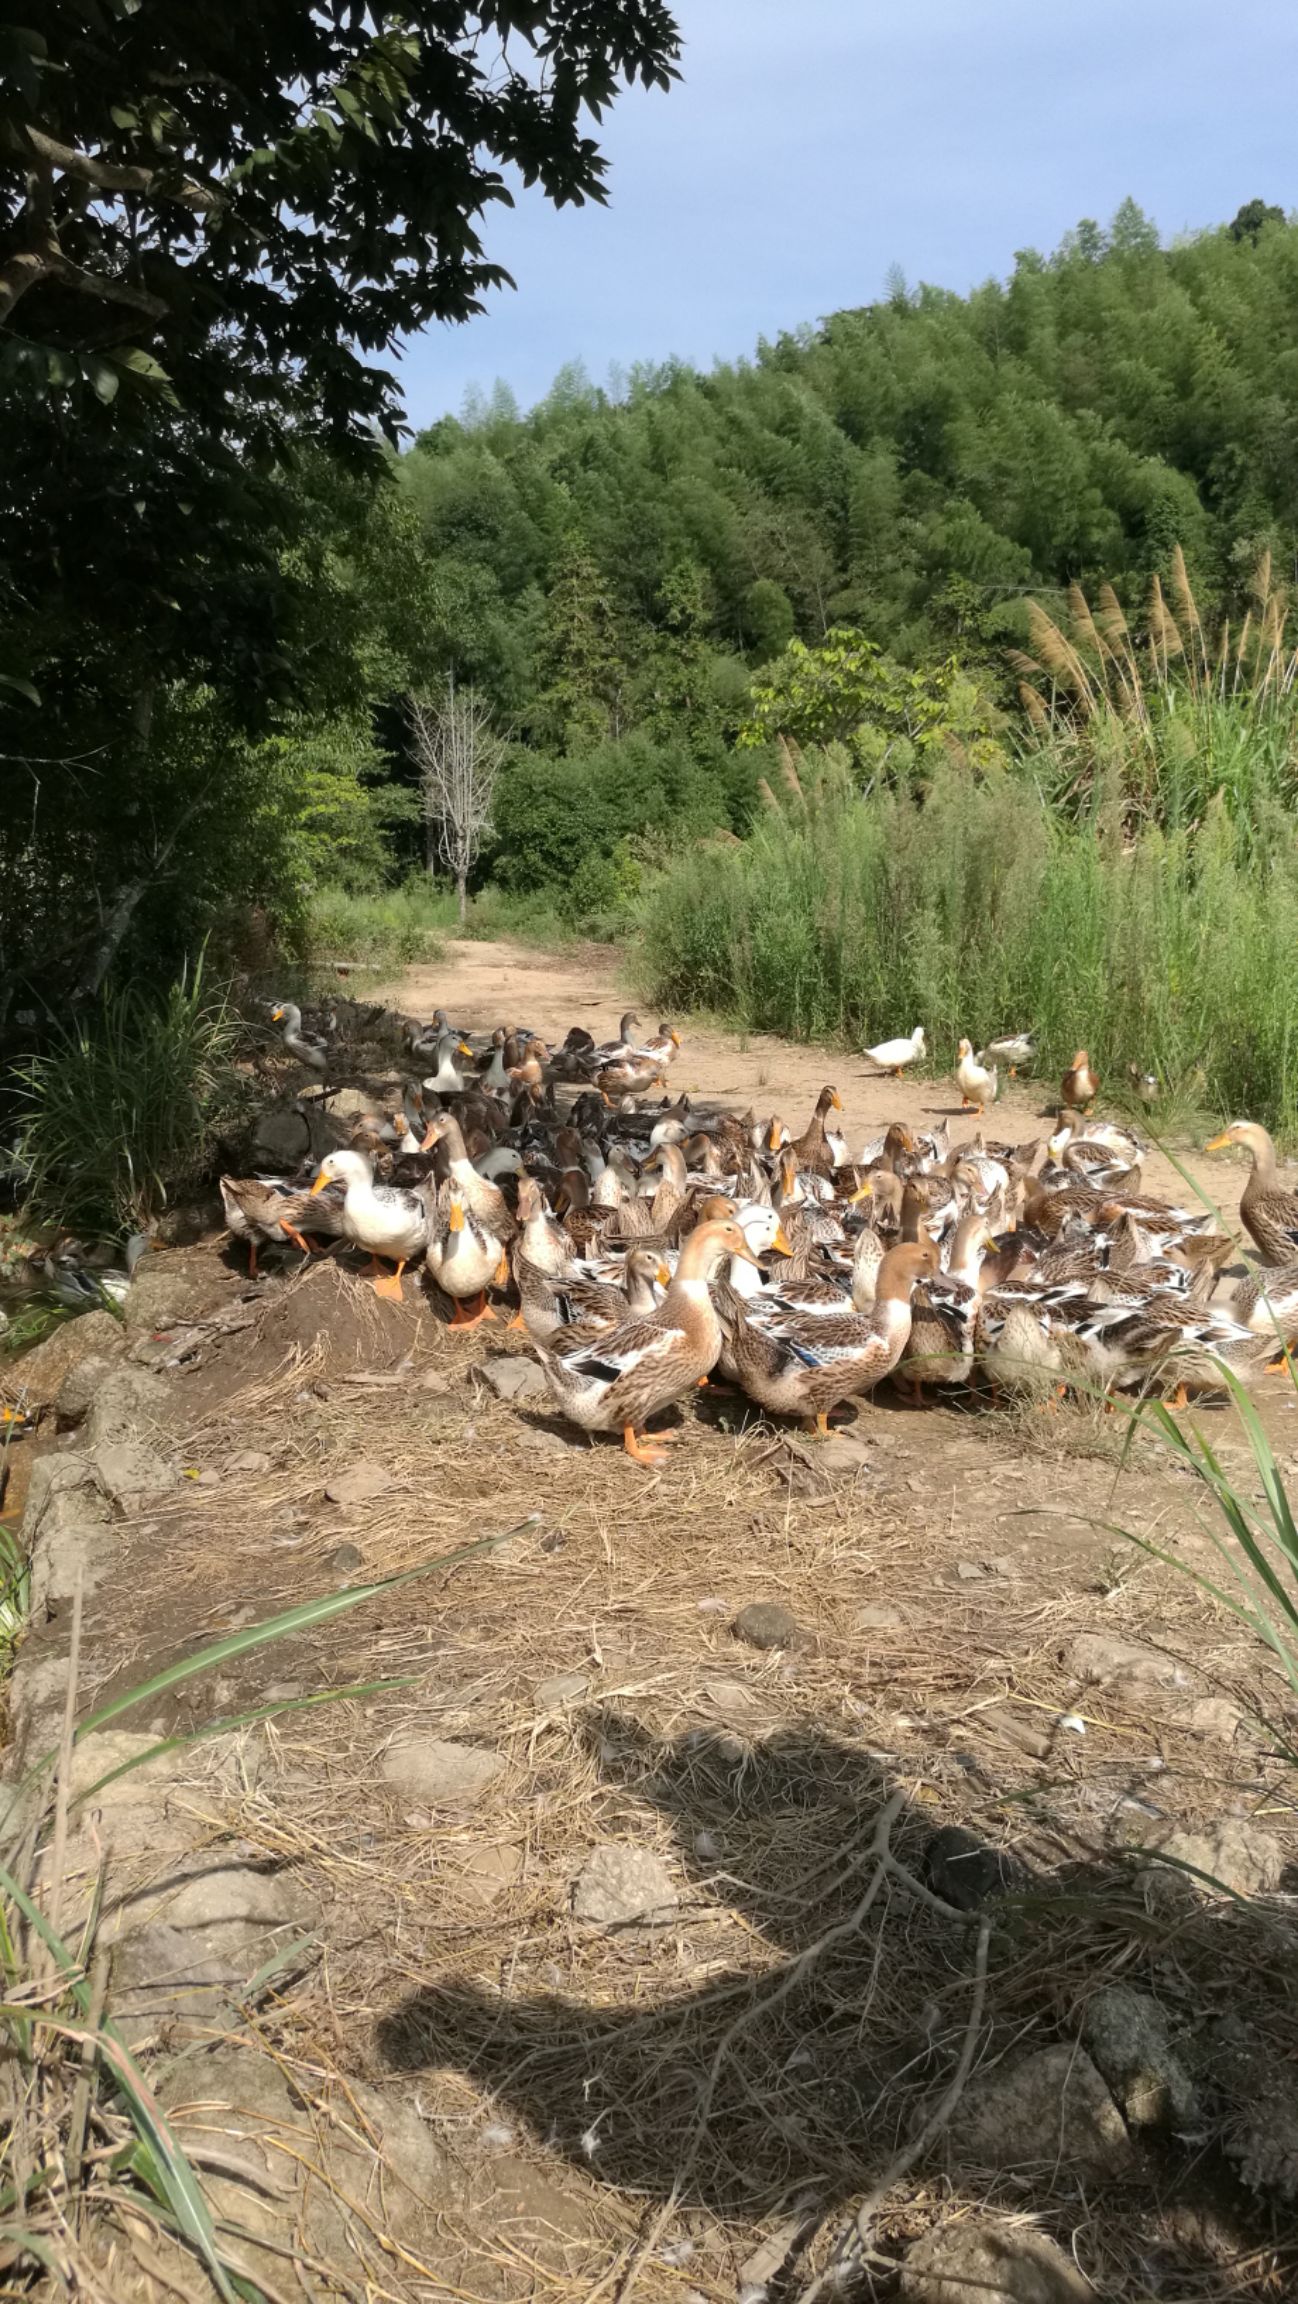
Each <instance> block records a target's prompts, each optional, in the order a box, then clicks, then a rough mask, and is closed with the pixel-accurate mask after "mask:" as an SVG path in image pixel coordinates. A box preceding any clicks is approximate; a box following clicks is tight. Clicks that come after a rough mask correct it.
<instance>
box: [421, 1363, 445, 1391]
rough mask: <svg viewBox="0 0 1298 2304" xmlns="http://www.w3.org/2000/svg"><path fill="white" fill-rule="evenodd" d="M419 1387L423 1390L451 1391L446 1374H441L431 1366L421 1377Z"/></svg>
mask: <svg viewBox="0 0 1298 2304" xmlns="http://www.w3.org/2000/svg"><path fill="white" fill-rule="evenodd" d="M419 1389H420V1391H421V1392H435V1393H442V1392H449V1391H450V1389H451V1387H450V1384H449V1383H448V1381H447V1379H446V1377H445V1376H440V1375H439V1374H438V1372H437V1370H436V1369H435V1368H429V1369H427V1370H426V1371H425V1373H424V1374H423V1375H422V1376H421V1377H420V1379H419Z"/></svg>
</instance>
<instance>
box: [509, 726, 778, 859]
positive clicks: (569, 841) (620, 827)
mask: <svg viewBox="0 0 1298 2304" xmlns="http://www.w3.org/2000/svg"><path fill="white" fill-rule="evenodd" d="M760 767H761V763H758V764H757V765H756V766H755V767H753V766H749V764H748V763H746V762H742V761H740V762H738V763H736V762H735V761H734V760H733V759H731V758H727V757H726V756H725V755H724V753H719V754H718V757H717V759H716V760H715V761H712V760H708V761H706V762H705V761H702V760H700V759H699V758H698V757H696V755H695V754H694V753H693V752H691V750H690V749H689V747H688V746H687V745H686V744H684V743H668V744H661V743H656V742H655V741H654V739H653V738H652V737H650V736H646V735H644V734H637V735H634V736H627V737H624V738H623V739H622V740H621V742H618V743H610V744H604V745H601V746H600V747H599V748H598V749H597V750H595V751H592V752H588V753H586V754H584V755H583V756H582V757H580V758H576V759H552V758H548V757H546V756H545V755H543V754H540V753H532V752H522V751H519V752H515V753H514V754H513V755H512V756H511V758H510V759H509V760H508V761H507V762H506V764H505V767H504V769H503V771H502V773H501V777H500V782H499V784H498V785H497V788H496V799H495V804H494V807H493V817H494V821H495V827H496V831H495V842H494V845H493V847H492V848H491V849H490V850H489V851H488V852H486V853H485V854H484V856H483V860H482V864H483V872H484V875H485V876H486V877H487V878H488V879H491V880H494V881H496V882H498V883H499V885H500V886H501V887H502V888H506V889H510V890H515V891H519V892H524V891H527V890H532V889H539V888H554V889H562V890H568V889H569V888H570V887H571V885H572V881H573V878H574V875H575V874H576V873H577V872H578V870H579V869H581V868H582V867H584V866H586V865H587V864H588V862H589V861H590V860H591V859H592V858H600V857H611V856H612V855H613V853H614V851H615V850H617V849H618V848H619V847H620V846H621V845H623V844H624V843H626V842H628V841H632V840H635V839H637V838H639V837H641V836H643V835H644V834H646V833H652V832H660V833H668V832H669V833H671V834H672V836H673V837H675V838H683V839H689V838H692V837H694V836H696V835H697V834H699V833H701V832H706V831H709V830H711V829H712V828H713V827H714V826H716V825H721V824H727V823H729V822H730V821H731V820H732V818H733V817H735V816H736V815H738V816H739V817H740V820H741V821H743V820H746V816H747V812H748V810H749V808H750V806H751V798H750V796H751V794H752V793H754V792H755V790H756V783H757V775H758V774H759V773H760Z"/></svg>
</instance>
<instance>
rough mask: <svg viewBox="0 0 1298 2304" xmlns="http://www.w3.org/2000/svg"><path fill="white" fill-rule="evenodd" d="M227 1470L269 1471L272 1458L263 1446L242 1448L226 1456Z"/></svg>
mask: <svg viewBox="0 0 1298 2304" xmlns="http://www.w3.org/2000/svg"><path fill="white" fill-rule="evenodd" d="M225 1469H226V1471H227V1472H269V1470H270V1458H269V1456H268V1455H267V1454H266V1453H265V1450H264V1449H261V1448H240V1449H239V1450H238V1452H237V1454H235V1455H233V1456H228V1457H227V1458H226V1464H225Z"/></svg>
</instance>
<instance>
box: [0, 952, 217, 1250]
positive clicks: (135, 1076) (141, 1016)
mask: <svg viewBox="0 0 1298 2304" xmlns="http://www.w3.org/2000/svg"><path fill="white" fill-rule="evenodd" d="M237 1034H238V1022H237V1019H236V1018H235V1017H234V1016H233V1015H232V1013H231V1011H230V1009H229V1007H228V1004H227V1002H226V1000H225V997H224V996H223V995H222V994H220V993H212V992H209V991H208V990H207V989H206V987H205V986H204V983H203V975H202V968H201V966H200V967H198V968H196V969H195V970H194V972H193V975H192V976H189V977H182V978H181V980H180V981H179V982H178V983H176V984H173V985H172V987H171V990H170V991H169V992H168V993H166V994H165V995H163V996H161V997H156V996H153V995H150V994H148V993H144V992H140V991H137V990H135V989H134V988H133V987H132V986H129V985H128V986H124V987H123V988H121V989H120V990H109V991H107V992H105V993H104V995H103V996H102V998H101V1000H100V1002H99V1005H98V1007H97V1008H95V1009H94V1010H93V1011H91V1012H90V1013H89V1014H88V1015H87V1016H86V1017H85V1018H84V1019H83V1020H82V1021H79V1022H77V1023H75V1024H72V1025H68V1026H62V1027H60V1028H59V1029H58V1030H57V1031H56V1032H55V1035H54V1037H53V1039H52V1041H51V1044H50V1046H49V1047H48V1048H47V1049H46V1050H45V1052H44V1053H43V1054H42V1055H39V1056H36V1057H33V1058H32V1060H31V1061H30V1063H28V1064H27V1065H26V1066H25V1067H24V1068H23V1069H22V1070H21V1071H20V1072H19V1074H18V1097H19V1104H20V1110H21V1112H22V1122H21V1146H20V1152H21V1158H22V1159H23V1160H24V1161H25V1162H26V1163H27V1167H28V1172H29V1179H30V1181H29V1187H28V1197H29V1202H30V1205H31V1207H32V1209H33V1211H34V1213H36V1214H37V1215H43V1216H48V1217H53V1218H56V1219H57V1220H58V1221H59V1222H60V1223H61V1224H63V1225H64V1226H66V1228H67V1229H68V1230H69V1231H72V1232H76V1233H80V1234H82V1235H84V1236H86V1237H88V1238H90V1239H101V1238H111V1237H114V1236H116V1235H118V1234H120V1233H123V1232H131V1231H138V1230H140V1229H142V1228H143V1227H144V1226H145V1225H147V1224H148V1223H149V1222H150V1220H151V1219H152V1218H154V1217H155V1216H157V1215H158V1213H159V1211H160V1210H161V1209H162V1208H163V1207H164V1206H165V1204H166V1202H167V1199H168V1198H169V1196H170V1195H171V1194H172V1193H173V1192H174V1191H175V1190H176V1188H177V1187H178V1186H183V1185H184V1184H186V1183H188V1182H191V1181H194V1180H196V1179H197V1178H198V1177H200V1176H202V1175H203V1174H204V1173H205V1171H206V1168H207V1165H208V1162H209V1158H210V1154H211V1149H212V1145H213V1142H214V1139H215V1136H216V1134H217V1132H218V1131H219V1129H220V1127H221V1126H222V1124H223V1122H225V1121H226V1120H228V1118H229V1117H230V1116H231V1115H232V1113H233V1112H234V1110H235V1109H236V1107H237V1103H238V1097H239V1083H238V1079H237V1075H236V1074H235V1073H234V1071H233V1069H232V1067H231V1064H230V1057H231V1055H232V1053H233V1049H234V1045H235V1040H236V1037H237Z"/></svg>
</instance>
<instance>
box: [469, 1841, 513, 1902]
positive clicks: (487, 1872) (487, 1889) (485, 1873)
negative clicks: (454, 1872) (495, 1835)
mask: <svg viewBox="0 0 1298 2304" xmlns="http://www.w3.org/2000/svg"><path fill="white" fill-rule="evenodd" d="M522 1870H523V1851H522V1849H521V1848H519V1847H517V1846H515V1845H513V1844H511V1843H508V1842H502V1843H499V1844H497V1845H495V1846H493V1847H490V1848H475V1849H474V1850H473V1853H472V1855H471V1856H470V1857H469V1859H468V1861H467V1863H466V1864H465V1867H464V1870H463V1872H462V1873H461V1874H460V1878H461V1880H462V1881H463V1883H464V1885H465V1887H466V1888H467V1889H468V1890H469V1891H470V1893H471V1894H472V1895H474V1896H476V1897H478V1898H479V1899H480V1900H481V1902H482V1903H484V1904H494V1902H495V1900H496V1898H497V1896H500V1895H502V1894H503V1893H504V1891H505V1889H506V1888H512V1887H513V1884H514V1882H515V1881H516V1880H517V1879H518V1878H519V1877H520V1875H521V1873H522Z"/></svg>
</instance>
